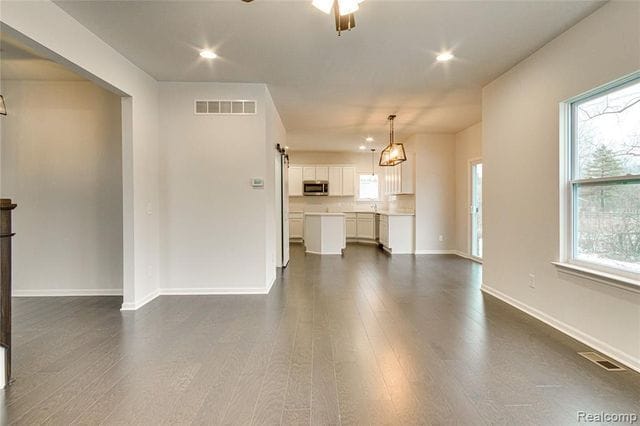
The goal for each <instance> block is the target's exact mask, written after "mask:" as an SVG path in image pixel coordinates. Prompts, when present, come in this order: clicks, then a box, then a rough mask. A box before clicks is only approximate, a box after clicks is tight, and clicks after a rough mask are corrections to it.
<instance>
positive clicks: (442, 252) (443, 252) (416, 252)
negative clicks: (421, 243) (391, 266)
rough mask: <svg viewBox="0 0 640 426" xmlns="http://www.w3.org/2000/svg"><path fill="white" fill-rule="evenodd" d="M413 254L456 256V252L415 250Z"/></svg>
mask: <svg viewBox="0 0 640 426" xmlns="http://www.w3.org/2000/svg"><path fill="white" fill-rule="evenodd" d="M414 253H415V254H458V253H457V252H456V250H416V251H415V252H414Z"/></svg>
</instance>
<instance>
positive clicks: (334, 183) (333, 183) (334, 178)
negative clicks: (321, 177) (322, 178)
mask: <svg viewBox="0 0 640 426" xmlns="http://www.w3.org/2000/svg"><path fill="white" fill-rule="evenodd" d="M342 189H343V181H342V167H338V166H331V167H329V195H342V192H343V191H342Z"/></svg>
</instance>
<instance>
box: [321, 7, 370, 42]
mask: <svg viewBox="0 0 640 426" xmlns="http://www.w3.org/2000/svg"><path fill="white" fill-rule="evenodd" d="M363 1H364V0H313V2H312V4H313V6H315V7H316V8H318V9H320V10H321V11H323V12H324V13H326V14H327V15H328V14H330V13H331V9H333V13H334V18H335V21H336V31H337V32H338V35H340V33H341V32H342V31H348V30H349V31H350V30H351V29H352V28H354V27H355V26H356V18H355V16H354V12H355V11H357V10H358V9H359V7H360V6H359V5H360V3H362V2H363Z"/></svg>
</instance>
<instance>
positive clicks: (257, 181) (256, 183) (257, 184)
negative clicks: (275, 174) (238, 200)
mask: <svg viewBox="0 0 640 426" xmlns="http://www.w3.org/2000/svg"><path fill="white" fill-rule="evenodd" d="M251 186H252V187H253V188H264V179H262V178H251Z"/></svg>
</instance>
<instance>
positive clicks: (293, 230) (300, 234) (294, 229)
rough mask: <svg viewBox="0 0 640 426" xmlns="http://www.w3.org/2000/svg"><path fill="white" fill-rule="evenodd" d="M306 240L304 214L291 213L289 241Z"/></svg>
mask: <svg viewBox="0 0 640 426" xmlns="http://www.w3.org/2000/svg"><path fill="white" fill-rule="evenodd" d="M302 239H304V213H300V212H292V213H289V240H302Z"/></svg>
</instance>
